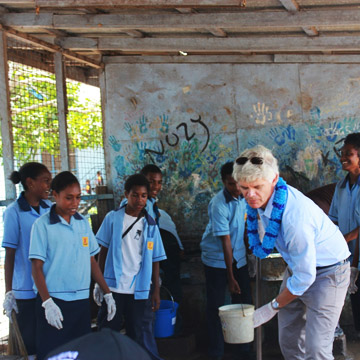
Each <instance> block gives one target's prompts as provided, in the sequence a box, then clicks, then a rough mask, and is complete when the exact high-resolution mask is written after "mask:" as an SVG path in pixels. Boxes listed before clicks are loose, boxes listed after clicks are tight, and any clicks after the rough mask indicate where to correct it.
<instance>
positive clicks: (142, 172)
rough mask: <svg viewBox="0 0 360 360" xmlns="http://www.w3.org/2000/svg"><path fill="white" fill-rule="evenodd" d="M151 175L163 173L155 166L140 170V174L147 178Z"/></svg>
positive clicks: (150, 165)
mask: <svg viewBox="0 0 360 360" xmlns="http://www.w3.org/2000/svg"><path fill="white" fill-rule="evenodd" d="M149 173H155V174H161V175H162V172H161V170H160V168H159V167H158V166H156V165H154V164H148V165H145V166H144V167H143V168H142V169H141V170H140V174H143V175H145V176H147V174H149Z"/></svg>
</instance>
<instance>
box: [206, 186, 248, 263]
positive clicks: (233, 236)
mask: <svg viewBox="0 0 360 360" xmlns="http://www.w3.org/2000/svg"><path fill="white" fill-rule="evenodd" d="M245 213H246V202H245V200H244V199H243V198H241V197H238V198H237V199H236V198H234V197H233V196H232V195H231V194H230V193H229V192H228V191H227V190H226V189H223V190H221V191H220V192H219V193H217V194H216V195H215V196H214V197H213V198H212V199H211V201H210V204H209V206H208V214H209V223H208V224H207V226H206V229H205V232H204V234H203V237H202V240H201V243H200V248H201V260H202V262H203V263H204V264H205V265H207V266H211V267H215V268H221V269H226V264H225V259H224V251H223V246H222V241H221V239H220V236H223V235H230V240H231V247H232V249H233V259H234V260H235V261H236V266H237V268H240V267H242V266H244V265H246V248H245V244H244V230H245Z"/></svg>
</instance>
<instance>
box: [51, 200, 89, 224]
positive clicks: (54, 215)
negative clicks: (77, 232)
mask: <svg viewBox="0 0 360 360" xmlns="http://www.w3.org/2000/svg"><path fill="white" fill-rule="evenodd" d="M55 206H56V204H54V205H53V206H52V207H51V209H50V224H51V225H54V224H57V223H59V222H61V219H60V216H59V215H58V214H57V213H56V211H55ZM73 218H74V219H76V220H82V219H83V218H82V217H81V215H80V214H78V213H77V212H76V213H75V214H74V216H73Z"/></svg>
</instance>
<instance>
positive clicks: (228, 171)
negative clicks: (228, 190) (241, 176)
mask: <svg viewBox="0 0 360 360" xmlns="http://www.w3.org/2000/svg"><path fill="white" fill-rule="evenodd" d="M233 170H234V163H233V162H232V161H228V162H227V163H225V164H224V165H223V166H222V167H221V170H220V173H221V179H222V180H225V179H226V176H227V175H231V176H232V174H233Z"/></svg>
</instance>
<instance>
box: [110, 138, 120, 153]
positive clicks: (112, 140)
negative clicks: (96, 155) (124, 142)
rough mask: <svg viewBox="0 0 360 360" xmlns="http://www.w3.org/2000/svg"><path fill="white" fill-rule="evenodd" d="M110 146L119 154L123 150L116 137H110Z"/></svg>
mask: <svg viewBox="0 0 360 360" xmlns="http://www.w3.org/2000/svg"><path fill="white" fill-rule="evenodd" d="M109 144H110V145H111V147H112V148H113V149H114V151H116V152H119V151H120V149H121V144H120V142H119V140H117V139H116V137H115V136H113V135H111V136H109Z"/></svg>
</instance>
